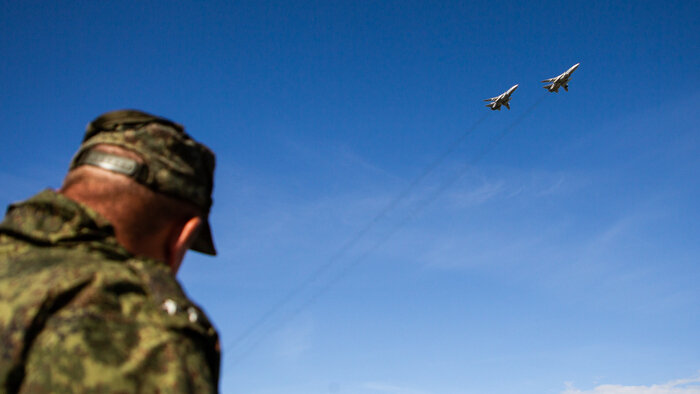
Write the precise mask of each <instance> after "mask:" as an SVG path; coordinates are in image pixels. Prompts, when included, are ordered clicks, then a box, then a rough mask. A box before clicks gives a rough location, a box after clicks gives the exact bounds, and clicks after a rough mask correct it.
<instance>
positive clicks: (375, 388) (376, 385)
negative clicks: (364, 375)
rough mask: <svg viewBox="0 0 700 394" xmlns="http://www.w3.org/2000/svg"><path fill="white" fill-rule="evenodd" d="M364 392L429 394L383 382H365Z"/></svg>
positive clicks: (428, 393)
mask: <svg viewBox="0 0 700 394" xmlns="http://www.w3.org/2000/svg"><path fill="white" fill-rule="evenodd" d="M363 388H364V389H365V390H369V391H370V392H375V393H391V394H430V392H429V391H423V390H417V389H414V388H409V387H406V386H399V385H395V384H391V383H385V382H367V383H365V384H363Z"/></svg>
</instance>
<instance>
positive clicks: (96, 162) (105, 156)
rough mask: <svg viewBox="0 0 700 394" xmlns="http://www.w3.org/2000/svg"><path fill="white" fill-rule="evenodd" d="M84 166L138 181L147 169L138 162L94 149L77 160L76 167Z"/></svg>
mask: <svg viewBox="0 0 700 394" xmlns="http://www.w3.org/2000/svg"><path fill="white" fill-rule="evenodd" d="M83 164H88V165H91V166H95V167H100V168H102V169H105V170H107V171H112V172H116V173H119V174H123V175H126V176H128V177H131V178H134V179H137V180H138V178H139V174H140V173H141V172H142V170H143V169H145V166H144V165H143V164H141V163H139V162H137V161H136V160H133V159H129V158H126V157H123V156H117V155H112V154H109V153H105V152H100V151H98V150H94V149H92V150H89V151H87V152H85V153H84V154H82V155H80V157H79V158H78V160H76V162H75V164H74V167H77V166H80V165H83Z"/></svg>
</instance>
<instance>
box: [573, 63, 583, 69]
mask: <svg viewBox="0 0 700 394" xmlns="http://www.w3.org/2000/svg"><path fill="white" fill-rule="evenodd" d="M579 64H581V63H576V64H574V65H573V66H572V67H571V69H572V70H576V69H577V68H578V65H579Z"/></svg>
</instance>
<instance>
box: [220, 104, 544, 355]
mask: <svg viewBox="0 0 700 394" xmlns="http://www.w3.org/2000/svg"><path fill="white" fill-rule="evenodd" d="M546 96H547V95H546V94H543V95H542V96H541V97H540V99H538V100H537V101H536V102H535V103H533V104H532V105H530V106H529V107H528V108H527V109H526V110H525V111H523V112H522V113H521V114H520V115H519V116H518V117H517V118H516V119H515V120H514V121H513V122H511V123H510V124H508V125H507V126H506V127H505V128H503V129H502V130H501V132H499V133H498V134H497V135H496V138H494V139H493V140H492V141H491V143H490V144H489V145H487V146H486V147H484V149H482V150H481V151H479V153H477V155H476V156H475V157H474V158H473V159H472V160H471V161H469V162H467V163H465V165H464V166H462V168H460V170H459V171H458V172H457V173H456V174H455V175H453V176H452V177H450V178H448V179H447V180H446V181H444V182H443V183H442V184H441V185H440V187H438V188H437V189H435V191H433V193H432V194H431V195H430V196H428V197H427V198H426V199H425V200H423V201H422V202H421V203H420V204H418V206H416V207H415V208H414V210H413V212H411V213H409V214H408V215H407V216H406V217H405V218H404V219H403V220H402V221H401V222H399V223H398V224H397V225H395V226H394V227H393V228H392V229H391V230H390V231H389V232H387V233H386V234H385V235H384V237H382V238H380V239H379V240H377V241H376V242H375V243H374V244H373V245H372V246H371V247H369V248H368V249H367V250H365V251H364V252H363V253H362V254H361V255H360V256H358V257H357V258H356V259H355V260H353V261H352V262H351V263H349V264H347V265H346V266H345V267H344V268H343V269H342V270H341V271H339V272H338V273H336V275H334V276H333V277H332V278H330V280H329V281H328V282H327V283H326V284H325V285H324V286H323V287H321V288H319V289H318V290H316V291H315V292H314V293H313V294H312V295H311V296H310V297H309V298H308V299H307V300H306V301H304V302H303V303H302V304H301V305H299V306H298V307H297V308H296V309H294V310H293V311H291V312H289V313H288V314H287V315H286V317H285V318H283V319H282V320H281V321H279V322H278V323H277V324H276V325H274V326H272V327H270V328H268V329H267V330H265V333H263V334H261V335H259V336H258V338H257V339H256V340H255V341H253V342H251V343H250V344H249V345H248V346H247V348H246V349H244V350H243V351H242V352H241V353H239V356H238V357H237V358H236V359H234V360H232V361H229V363H228V364H229V365H235V364H237V363H238V362H240V360H242V359H243V358H245V356H247V355H248V354H249V353H250V352H251V351H252V350H253V349H254V348H255V347H256V346H257V345H258V344H259V343H260V342H262V340H263V339H264V338H266V337H267V335H268V334H269V333H270V332H272V331H274V330H276V329H277V328H278V327H280V326H281V325H282V324H284V322H286V321H289V320H292V319H293V318H294V317H296V316H297V315H298V314H299V313H301V312H302V311H303V310H304V309H306V308H307V307H309V306H310V305H311V304H313V303H314V302H315V301H316V300H317V299H319V298H320V297H321V296H322V295H323V294H325V293H326V292H328V290H330V288H331V287H333V286H334V285H335V284H336V283H338V282H339V281H341V280H342V279H343V278H344V277H345V276H347V274H348V273H349V272H350V271H351V270H352V269H353V268H355V267H356V266H357V265H359V264H360V263H361V262H363V261H364V260H365V259H366V258H367V257H368V256H369V255H371V254H372V253H373V252H375V251H376V250H378V249H379V248H380V247H381V246H383V245H384V244H385V243H386V242H387V241H389V240H390V239H391V237H393V236H394V235H396V233H398V232H399V230H401V229H402V228H403V227H405V226H406V225H407V224H408V223H409V222H410V221H411V220H412V219H413V218H415V217H416V216H417V215H418V214H420V213H421V212H422V211H424V210H425V209H426V208H427V207H428V206H429V205H430V204H432V203H433V202H434V201H435V200H436V199H437V198H438V197H439V196H440V195H441V194H442V193H443V192H444V191H445V190H446V189H448V188H449V187H450V186H452V185H453V184H454V183H455V182H456V181H457V180H459V179H460V178H461V177H462V176H464V174H465V173H466V172H467V171H468V170H469V169H470V168H471V167H473V166H474V165H475V164H476V163H478V162H479V161H480V160H481V159H482V158H483V157H484V156H486V155H487V154H488V153H490V152H491V151H492V150H493V149H494V148H495V147H496V146H497V145H498V144H499V143H500V142H501V141H502V140H503V139H504V138H505V137H506V136H507V135H508V134H510V132H511V131H512V130H513V129H514V128H515V127H516V126H517V125H519V124H520V123H521V122H522V121H523V120H525V118H526V117H527V116H528V115H529V114H530V113H532V111H534V110H535V108H537V106H539V105H540V104H541V103H542V101H544V99H545V98H546ZM486 116H488V114H487V115H486ZM486 116H484V117H482V118H481V119H479V120H478V121H477V122H475V123H474V125H473V126H472V127H471V128H469V129H468V130H467V132H465V133H464V134H463V135H462V136H461V137H460V138H459V139H458V140H455V142H454V143H453V144H452V145H451V146H450V148H449V149H447V150H446V151H445V153H444V154H443V155H442V156H440V157H439V158H438V159H437V160H436V161H435V162H433V163H432V164H431V165H430V166H428V167H427V168H426V170H424V171H423V173H421V175H420V176H419V177H417V178H416V179H414V181H413V182H411V184H410V185H409V186H408V187H407V188H406V189H404V190H403V191H402V193H401V194H399V196H398V197H397V198H395V199H394V200H393V201H392V202H391V203H390V204H389V205H387V207H386V208H385V209H383V210H382V211H381V212H380V213H379V214H378V215H377V216H376V217H375V218H374V219H373V220H372V221H371V222H370V223H369V224H368V225H367V226H365V227H364V228H363V229H362V230H361V231H360V232H358V233H357V236H356V237H355V238H353V239H352V240H351V241H350V242H348V243H346V244H345V245H344V247H345V249H342V248H341V251H342V252H339V253H336V255H335V256H334V257H337V258H339V257H340V256H341V255H342V254H343V253H345V251H347V249H349V248H350V247H351V246H352V245H354V243H356V242H357V241H358V240H359V239H360V238H361V237H362V235H364V233H366V232H367V231H368V230H369V229H370V228H371V227H372V225H373V224H374V223H375V222H376V221H377V220H379V219H380V218H382V217H383V216H385V215H386V213H388V212H389V211H390V210H391V209H393V208H394V207H395V206H396V205H397V204H398V203H399V202H400V201H401V200H402V199H403V198H405V197H406V196H407V195H408V194H409V192H410V191H412V189H413V188H414V187H415V186H416V185H417V184H418V183H419V182H420V181H421V180H422V179H423V178H425V177H426V176H427V175H428V174H430V173H431V172H432V171H433V170H434V169H435V168H436V167H437V166H438V165H439V164H440V163H442V161H444V160H445V159H446V158H447V157H448V156H449V155H450V154H451V153H452V152H453V151H454V150H455V149H456V148H457V146H458V145H459V144H460V143H461V142H462V141H463V140H464V139H465V138H466V137H467V136H468V135H469V134H470V133H471V132H472V131H473V130H474V129H475V128H476V126H477V125H479V124H480V123H481V122H483V120H484V119H485V118H486ZM331 263H332V262H331V261H329V263H326V264H325V265H324V269H323V270H317V271H316V272H314V276H313V277H314V278H315V277H316V276H318V275H320V274H321V273H322V272H323V271H325V270H326V269H327V268H329V267H330V264H331ZM311 282H312V281H309V282H305V283H304V287H306V286H307V285H308V284H309V283H311ZM296 290H298V291H297V292H296V293H295V294H294V295H293V296H295V295H296V294H297V293H298V292H300V291H301V290H303V288H301V287H300V288H297V289H296ZM289 301H290V300H289V299H286V300H284V302H282V303H280V304H286V303H287V302H289ZM280 306H281V305H280ZM273 312H274V311H273ZM270 314H271V313H270ZM258 322H260V321H258ZM264 322H265V321H262V322H260V325H261V324H263V323H264ZM258 326H259V325H257V326H256V327H255V328H257V327H258ZM239 338H240V337H239ZM243 339H245V338H243ZM243 339H241V341H242V340H243ZM239 343H240V342H239ZM235 345H238V343H236V344H235Z"/></svg>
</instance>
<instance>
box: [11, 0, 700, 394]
mask: <svg viewBox="0 0 700 394" xmlns="http://www.w3.org/2000/svg"><path fill="white" fill-rule="evenodd" d="M698 15H700V3H699V2H697V1H648V2H638V1H617V2H595V1H588V2H583V1H581V2H577V1H542V2H538V3H537V4H530V3H522V2H508V1H501V2H456V1H454V2H453V1H441V2H429V1H381V2H379V1H377V2H370V1H353V2H350V1H335V2H322V1H296V2H270V1H234V2H215V1H211V2H177V3H175V2H162V1H147V2H135V1H133V2H131V1H123V2H118V3H116V2H115V3H110V4H108V3H105V2H39V1H22V2H10V1H5V2H3V5H2V9H1V11H0V22H1V23H0V36H1V37H3V39H2V40H0V53H2V54H3V60H2V61H0V87H1V88H2V94H0V124H2V125H3V129H2V143H1V144H0V186H1V187H0V203H2V204H5V205H7V204H9V203H11V202H13V201H18V200H22V199H25V198H28V197H29V196H31V195H33V194H34V193H36V192H38V191H40V190H42V189H43V188H46V187H52V188H57V187H59V186H60V182H61V179H62V177H63V175H64V174H65V171H66V169H67V165H68V163H69V160H70V158H71V156H72V154H73V153H74V152H75V150H76V149H77V147H78V144H79V143H80V140H81V138H82V134H83V132H84V128H85V125H86V124H87V123H88V122H89V121H90V120H92V119H93V118H95V117H96V116H97V115H99V114H101V113H103V112H106V111H109V110H114V109H121V108H137V109H142V110H145V111H148V112H152V113H155V114H158V115H162V116H165V117H169V118H171V119H173V120H175V121H177V122H179V123H182V124H184V125H185V127H186V128H187V130H188V132H189V133H190V134H191V135H193V136H194V137H195V138H196V139H198V140H200V141H202V142H203V143H205V144H207V145H208V146H210V147H211V148H212V149H213V150H214V151H215V152H216V154H217V172H216V181H215V193H214V208H213V211H212V216H211V222H212V227H213V233H214V239H215V242H216V245H217V249H218V251H219V256H218V257H216V258H209V257H206V256H202V255H198V254H197V253H190V254H188V256H187V257H186V259H185V262H184V265H183V268H182V269H181V271H180V274H179V279H180V281H181V282H182V283H183V285H184V287H185V288H186V290H187V292H188V294H189V295H190V296H191V297H192V298H193V299H194V300H196V301H197V302H198V303H199V304H201V305H202V306H203V308H204V309H205V310H206V311H207V312H208V314H209V315H210V317H211V318H212V320H213V321H214V323H215V325H216V326H217V327H218V329H219V331H220V334H221V341H222V345H223V349H224V353H223V364H222V379H221V386H220V387H221V390H222V392H224V393H245V394H249V393H252V394H278V393H279V394H281V393H291V394H295V393H298V394H302V393H304V394H306V393H352V394H381V393H394V394H427V393H430V394H452V393H455V394H457V393H460V394H461V393H516V392H517V393H533V394H534V393H539V394H541V393H565V394H581V393H586V394H588V393H597V394H612V393H619V392H623V391H624V392H626V393H629V392H632V393H645V394H670V393H674V394H688V393H699V392H700V387H699V386H698V383H699V379H698V378H699V377H700V375H699V374H700V340H699V339H698V335H697V333H698V332H699V331H700V287H699V286H698V283H700V264H699V263H700V242H698V241H699V240H700V227H699V226H698V222H699V221H700V210H699V209H698V201H700V177H699V176H698V174H699V173H700V154H699V153H700V128H699V127H698V124H699V121H700V116H699V113H700V111H698V109H699V108H700V89H698V83H699V82H700V73H699V72H698V71H699V70H700V24H699V23H698V19H697V16H698ZM579 62H580V63H581V66H580V67H579V69H578V70H576V72H575V73H574V74H573V76H572V81H571V83H570V87H569V91H568V92H564V91H563V89H562V90H560V92H559V93H558V94H553V93H548V92H547V91H545V90H544V89H542V88H541V86H542V85H543V84H541V83H540V82H539V81H540V80H542V79H545V78H551V77H554V76H556V75H558V74H559V73H561V72H564V71H565V70H566V69H567V68H569V67H570V66H571V65H573V64H575V63H579ZM516 83H517V84H520V87H519V88H518V90H516V91H515V93H514V94H513V96H512V100H511V103H510V104H511V108H512V110H511V111H508V110H506V109H503V110H502V111H500V112H499V111H489V110H488V109H487V108H486V107H485V106H484V104H485V103H484V102H483V101H482V100H483V99H485V98H488V97H493V96H495V95H498V94H500V93H502V92H503V91H505V90H506V89H508V88H509V87H510V86H512V85H514V84H516ZM625 390H628V391H625ZM629 390H632V391H629Z"/></svg>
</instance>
